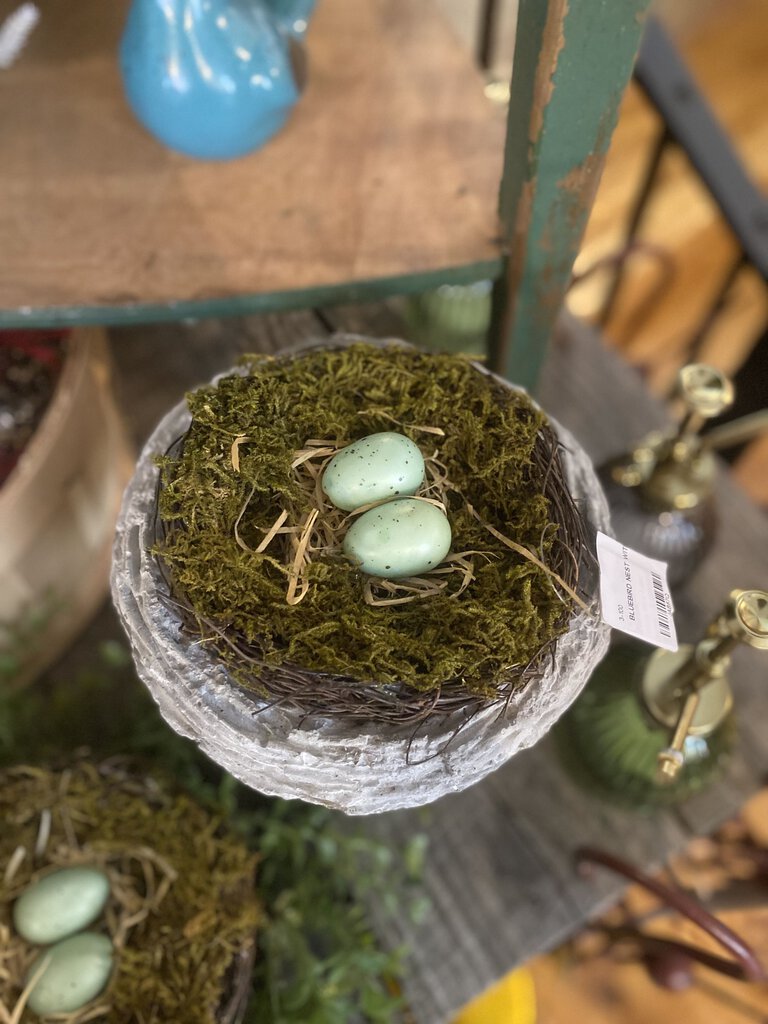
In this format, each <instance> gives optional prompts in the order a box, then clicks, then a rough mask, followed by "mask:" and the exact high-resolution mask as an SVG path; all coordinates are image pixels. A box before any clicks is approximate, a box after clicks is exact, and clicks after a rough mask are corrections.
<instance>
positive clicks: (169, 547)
mask: <svg viewBox="0 0 768 1024" xmlns="http://www.w3.org/2000/svg"><path fill="white" fill-rule="evenodd" d="M244 369H245V372H244V373H243V374H242V375H240V374H234V375H232V376H228V377H224V378H222V379H220V380H219V381H218V383H217V384H216V385H215V386H208V387H203V388H200V389H199V390H197V391H195V392H193V393H192V394H190V395H189V396H188V405H189V409H190V412H191V414H192V423H191V426H190V428H189V430H188V432H187V433H186V435H185V436H184V437H183V438H182V439H180V442H179V443H178V444H177V445H176V446H174V448H173V450H172V451H171V452H169V453H167V454H166V455H165V456H164V457H163V458H162V459H161V468H162V472H161V486H160V489H159V495H158V543H157V548H156V552H157V555H158V557H159V561H160V564H161V566H162V567H163V570H164V572H165V574H166V576H167V579H168V584H169V591H170V600H171V601H172V602H173V603H174V606H175V607H176V608H177V610H178V612H179V614H180V615H181V618H182V621H183V623H184V626H185V628H186V629H187V631H188V632H191V633H192V634H195V635H196V636H197V637H198V638H199V639H200V640H201V642H204V643H206V645H211V646H213V647H214V648H215V649H216V651H217V652H218V654H219V656H220V657H221V658H222V659H223V660H224V662H225V663H226V665H227V667H228V668H229V669H230V672H231V673H232V675H233V677H234V679H235V680H236V681H237V682H238V683H239V684H241V685H243V686H245V687H246V688H248V689H251V690H254V691H255V692H256V693H257V694H258V695H259V696H261V697H264V698H265V699H267V700H272V701H274V700H278V701H281V702H285V703H288V704H290V705H292V706H296V707H299V708H300V709H302V710H304V711H308V712H318V713H326V714H334V713H341V714H348V715H351V716H353V717H358V718H367V717H370V718H376V717H377V716H378V715H383V716H384V717H385V718H387V719H389V720H394V721H402V720H403V719H405V720H413V717H414V716H416V717H418V716H419V715H421V714H424V713H427V711H429V712H430V713H431V712H432V711H435V710H441V709H442V710H454V709H455V708H456V707H457V706H459V705H461V706H464V705H465V704H467V703H469V704H478V703H482V704H484V703H487V702H488V701H494V700H504V699H506V698H507V697H508V696H509V694H510V693H512V692H514V691H515V690H516V689H518V688H519V687H520V686H521V685H523V684H524V682H525V679H526V677H527V674H529V673H531V672H535V671H539V670H540V669H541V666H542V663H543V661H544V659H545V658H546V652H547V651H548V650H550V649H551V645H552V644H553V642H554V641H555V640H556V639H557V637H558V636H560V635H561V634H562V633H563V632H564V630H566V629H567V627H568V623H569V620H570V617H571V613H572V611H573V610H574V603H575V601H574V592H576V591H578V577H579V569H580V566H581V565H582V563H583V560H584V558H585V557H587V549H586V545H585V541H584V529H583V523H582V520H581V517H580V514H579V513H578V510H577V509H576V508H575V507H574V505H573V502H572V500H571V497H570V494H569V491H568V487H567V484H566V482H565V480H564V477H563V471H562V467H561V463H560V458H559V453H558V441H557V437H556V435H555V433H554V431H553V430H552V428H551V427H550V426H549V425H548V423H547V421H546V419H545V417H544V416H543V414H542V413H541V412H540V410H538V409H537V408H536V407H535V406H534V405H533V403H531V402H530V400H529V399H528V398H527V397H526V396H525V395H523V394H521V393H520V392H517V391H514V390H512V389H510V388H508V387H506V386H505V385H504V384H503V383H501V382H500V381H498V380H496V379H494V378H493V377H491V376H490V375H489V374H486V373H484V372H483V371H482V370H481V369H480V368H479V367H478V366H477V365H475V364H473V363H471V362H469V361H468V360H466V359H462V358H458V357H455V356H447V355H434V354H427V353H423V352H419V351H417V350H415V349H412V348H409V347H403V346H394V345H393V346H387V347H376V346H372V345H366V344H354V345H351V346H347V347H344V348H340V349H325V348H323V349H316V350H309V351H307V352H305V353H302V354H300V355H296V356H292V357H286V358H282V359H265V358H258V357H253V358H251V359H249V360H248V362H247V363H246V366H245V368H244ZM387 430H396V431H399V432H401V433H403V434H405V435H407V436H408V437H410V438H411V439H412V440H413V441H415V442H416V443H417V444H418V445H419V447H420V448H421V450H422V452H423V453H424V455H425V457H426V458H427V462H428V466H432V467H433V468H432V472H431V476H429V477H428V480H427V485H428V487H429V486H431V487H432V492H431V493H433V494H434V493H436V492H435V488H436V489H437V491H439V497H440V498H441V500H442V501H443V502H444V503H445V506H446V511H447V515H448V517H449V520H450V523H451V527H452V530H453V545H452V551H454V552H457V553H460V554H462V555H463V556H465V557H464V560H463V562H462V563H461V566H459V569H460V571H457V572H451V573H449V574H447V575H446V574H444V575H443V577H440V574H439V572H438V573H437V574H436V575H435V580H437V581H438V585H439V587H441V588H442V589H439V590H437V589H436V590H434V591H431V590H430V587H429V586H427V588H426V589H427V590H428V591H430V592H429V593H427V594H426V596H425V595H424V594H422V593H420V592H419V587H418V586H417V587H416V591H417V593H416V595H415V597H414V596H413V595H409V597H410V599H409V600H407V601H405V602H403V603H396V604H389V603H386V602H385V603H384V604H383V605H379V604H375V603H374V604H371V603H368V601H367V600H366V595H367V596H368V597H370V585H371V581H370V579H369V578H366V577H365V576H364V575H363V574H361V573H360V572H359V570H358V569H357V568H356V567H355V565H354V564H352V562H350V561H349V560H348V559H347V558H345V557H344V556H343V554H342V553H341V550H340V544H338V545H337V546H336V547H335V548H334V546H333V545H332V544H331V545H330V546H328V542H327V540H326V541H325V542H324V543H325V546H323V544H321V543H320V542H319V541H317V540H316V539H315V540H313V538H312V537H310V538H308V539H309V541H310V545H309V546H310V548H312V547H314V548H315V554H314V555H313V557H312V558H311V559H306V558H305V559H304V560H303V561H301V559H299V560H298V561H296V562H294V563H293V565H292V564H291V558H290V557H289V558H287V559H286V558H285V557H284V556H281V555H280V551H279V544H278V545H277V546H275V544H273V543H272V542H271V541H270V542H269V543H267V546H266V547H264V542H265V538H267V537H268V535H269V533H270V530H271V529H273V528H275V527H276V526H277V528H278V529H279V534H278V535H277V536H276V540H277V541H282V543H283V544H284V545H285V544H286V543H287V540H286V535H285V532H286V531H288V530H294V531H300V530H301V527H302V524H307V522H308V517H309V515H310V513H311V514H312V516H315V517H316V518H314V519H313V520H312V522H313V524H314V525H313V526H312V527H311V530H310V531H309V532H310V533H311V532H312V530H321V529H322V526H323V517H324V516H329V515H330V510H328V508H327V506H325V505H324V504H323V499H322V492H321V489H320V487H319V479H320V469H321V468H322V464H319V465H318V462H317V460H314V464H315V465H316V466H317V468H316V469H315V471H314V472H315V478H313V479H314V484H312V483H311V482H310V486H309V488H308V486H307V479H306V476H304V477H303V478H302V475H301V474H302V473H303V472H304V471H305V469H306V465H307V462H309V464H310V465H311V464H313V459H312V458H308V455H307V453H309V454H310V455H311V453H312V451H313V446H314V450H316V451H317V452H319V453H320V455H321V456H322V455H325V456H326V458H327V457H328V453H329V452H331V451H333V450H336V449H338V448H339V447H341V446H343V445H345V444H348V443H350V442H352V441H354V440H356V439H358V438H361V437H364V436H365V435H368V434H372V433H376V432H379V431H387ZM302 460H303V461H302ZM297 463H298V464H299V465H297ZM313 508H314V509H318V510H319V511H317V512H315V511H313ZM341 529H342V532H343V529H344V524H343V523H342V527H341ZM293 536H294V538H295V536H296V534H295V533H294V534H293ZM333 536H335V535H333ZM339 539H340V536H339ZM288 540H290V536H289V537H288ZM292 543H293V545H294V549H295V548H296V547H297V546H299V545H297V543H296V541H295V539H294V540H293V541H292ZM257 549H261V550H257ZM289 550H290V549H289ZM299 554H301V553H299ZM459 561H460V562H461V559H460V560H459ZM299 564H300V565H301V585H302V587H303V588H304V590H305V592H303V596H302V599H301V600H300V601H298V602H297V603H289V601H287V600H286V590H287V586H288V588H289V589H290V588H291V587H293V590H292V592H293V593H295V590H296V588H295V576H296V566H297V565H299ZM462 566H463V568H462ZM456 568H457V566H456V565H454V566H453V569H456ZM292 574H293V576H294V580H293V583H292V582H291V575H292ZM373 582H374V584H375V582H376V581H373ZM422 582H423V581H422ZM417 583H419V581H417ZM427 583H429V581H427ZM419 585H420V584H419ZM405 593H406V594H408V591H407V590H406V591H405Z"/></svg>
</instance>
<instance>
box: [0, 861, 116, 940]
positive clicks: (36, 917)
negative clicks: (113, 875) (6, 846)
mask: <svg viewBox="0 0 768 1024" xmlns="http://www.w3.org/2000/svg"><path fill="white" fill-rule="evenodd" d="M108 896H109V879H108V878H107V876H106V875H105V874H104V872H103V871H99V870H97V869H96V868H90V867H74V868H62V869H61V870H60V871H54V872H52V873H51V874H50V875H46V876H45V877H44V878H41V879H40V881H39V882H35V883H33V884H32V885H30V887H29V888H28V889H27V890H26V891H25V892H23V893H22V894H21V896H19V898H18V899H17V900H16V903H15V904H14V907H13V923H14V926H15V928H16V931H17V932H18V933H19V935H21V937H22V938H23V939H26V940H27V942H34V943H36V944H37V945H39V946H47V945H48V944H49V943H51V942H58V941H59V939H63V938H65V937H66V936H67V935H73V934H74V933H75V932H79V931H80V929H81V928H85V927H86V926H87V925H89V924H90V923H91V922H92V921H95V920H96V918H97V917H98V916H99V914H100V913H101V912H102V910H103V909H104V904H105V903H106V902H107V897H108Z"/></svg>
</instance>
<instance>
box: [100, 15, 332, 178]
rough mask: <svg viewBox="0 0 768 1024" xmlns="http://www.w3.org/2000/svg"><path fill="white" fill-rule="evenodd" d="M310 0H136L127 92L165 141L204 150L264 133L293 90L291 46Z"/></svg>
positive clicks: (280, 120) (123, 53)
mask: <svg viewBox="0 0 768 1024" xmlns="http://www.w3.org/2000/svg"><path fill="white" fill-rule="evenodd" d="M314 4H315V0H133V3H132V6H131V8H130V11H129V14H128V21H127V24H126V27H125V32H124V34H123V39H122V42H121V45H120V64H121V69H122V73H123V82H124V85H125V92H126V96H127V98H128V102H129V103H130V105H131V107H132V108H133V111H134V113H135V114H136V116H137V117H138V119H139V120H140V121H141V122H142V124H144V126H145V127H146V128H148V129H149V131H150V132H152V134H153V135H155V136H157V138H158V139H160V140H161V141H162V142H164V143H165V144H166V145H167V146H170V147H171V149H176V150H179V151H180V152H182V153H186V154H187V155H189V156H194V157H199V158H201V159H208V160H229V159H232V158H233V157H238V156H243V155H244V154H245V153H249V152H251V151H252V150H254V149H258V148H259V146H262V145H264V143H265V142H266V141H267V140H268V139H270V138H271V137H272V136H273V135H274V134H275V132H277V131H279V130H280V128H282V126H283V124H284V123H285V120H286V118H287V117H288V114H289V113H290V111H291V109H292V107H293V106H294V104H295V103H296V101H297V99H298V97H299V84H298V83H297V80H296V73H295V67H294V60H293V55H294V53H295V51H296V50H297V41H298V40H300V39H301V37H302V36H303V35H304V32H305V31H306V28H307V22H308V19H309V16H310V14H311V12H312V8H313V7H314Z"/></svg>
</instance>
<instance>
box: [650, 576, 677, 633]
mask: <svg viewBox="0 0 768 1024" xmlns="http://www.w3.org/2000/svg"><path fill="white" fill-rule="evenodd" d="M651 579H652V580H653V596H654V599H655V601H656V617H657V619H658V623H659V632H660V633H661V635H662V636H666V637H671V636H672V633H671V632H670V629H669V623H670V618H669V611H668V609H667V602H666V601H665V600H664V583H663V581H662V578H661V576H659V574H658V573H657V572H652V573H651Z"/></svg>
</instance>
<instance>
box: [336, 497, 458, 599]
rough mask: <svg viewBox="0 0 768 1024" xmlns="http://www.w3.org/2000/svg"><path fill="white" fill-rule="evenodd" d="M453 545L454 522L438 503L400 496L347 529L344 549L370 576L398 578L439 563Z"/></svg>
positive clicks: (412, 574)
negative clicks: (432, 503) (452, 525)
mask: <svg viewBox="0 0 768 1024" xmlns="http://www.w3.org/2000/svg"><path fill="white" fill-rule="evenodd" d="M450 549H451V525H450V523H449V522H448V519H447V517H446V516H445V514H444V513H443V512H441V510H440V509H439V508H438V507H437V506H436V505H430V504H429V503H428V502H426V501H419V500H418V499H416V498H398V499H396V500H395V501H388V502H387V503H386V504H385V505H379V506H378V507H377V508H372V509H369V511H368V512H364V513H363V514H362V515H361V516H360V518H359V519H356V520H355V522H354V523H353V524H352V525H351V526H350V528H349V530H347V534H346V536H345V538H344V553H345V554H346V555H347V556H348V557H349V558H351V559H352V560H353V561H355V562H357V563H358V565H359V567H360V570H361V572H364V573H367V574H368V575H370V576H383V577H385V578H386V579H393V580H394V579H398V578H399V577H402V576H418V575H420V574H421V573H423V572H428V571H429V570H430V569H434V568H435V567H436V566H438V565H439V564H440V563H441V562H442V560H443V559H444V558H445V556H446V555H447V554H448V552H449V551H450Z"/></svg>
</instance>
